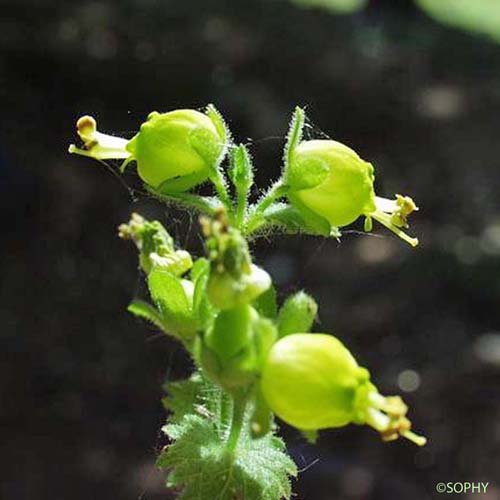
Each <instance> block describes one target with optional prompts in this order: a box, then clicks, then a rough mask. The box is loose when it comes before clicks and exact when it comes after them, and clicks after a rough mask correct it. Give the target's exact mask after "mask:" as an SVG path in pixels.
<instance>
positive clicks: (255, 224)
mask: <svg viewBox="0 0 500 500" xmlns="http://www.w3.org/2000/svg"><path fill="white" fill-rule="evenodd" d="M286 189H287V188H286V186H285V184H284V183H283V180H282V179H279V180H277V181H276V182H275V183H274V184H273V185H272V186H271V188H270V189H269V191H268V192H267V193H266V194H265V195H264V196H263V197H262V198H261V200H260V201H259V202H257V204H256V205H255V206H254V207H253V210H252V211H251V213H250V216H249V217H248V220H247V223H246V225H245V231H244V234H245V235H246V236H248V235H250V234H252V233H253V232H254V231H256V230H257V229H259V228H260V227H261V226H262V224H263V223H264V211H265V210H266V209H267V208H269V206H270V205H271V204H272V203H273V202H274V201H276V200H278V199H279V198H282V197H283V196H284V195H285V194H286Z"/></svg>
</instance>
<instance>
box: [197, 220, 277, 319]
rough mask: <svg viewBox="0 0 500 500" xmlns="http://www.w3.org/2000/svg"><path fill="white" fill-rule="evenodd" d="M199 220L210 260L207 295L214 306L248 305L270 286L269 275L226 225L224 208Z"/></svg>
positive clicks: (237, 233)
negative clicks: (255, 261)
mask: <svg viewBox="0 0 500 500" xmlns="http://www.w3.org/2000/svg"><path fill="white" fill-rule="evenodd" d="M201 223H202V228H203V233H204V235H205V237H206V238H207V242H206V246H207V250H208V257H209V259H210V277H209V280H208V284H207V295H208V298H209V300H210V302H211V303H212V304H213V305H214V306H215V307H216V308H217V309H221V310H227V309H232V308H234V307H238V306H241V305H243V304H249V303H250V302H253V301H254V300H255V299H256V298H257V297H258V296H259V295H261V294H262V293H264V292H265V291H266V290H268V289H269V287H270V286H271V277H270V276H269V274H268V273H267V272H266V271H264V270H263V269H261V268H260V267H258V266H256V265H254V264H252V260H251V257H250V252H249V250H248V244H247V242H246V240H245V238H243V236H242V235H241V233H240V232H239V231H237V230H236V229H234V228H233V227H231V226H229V223H228V220H227V214H226V212H225V211H220V212H218V213H217V214H216V216H215V217H214V218H213V219H208V218H203V219H201Z"/></svg>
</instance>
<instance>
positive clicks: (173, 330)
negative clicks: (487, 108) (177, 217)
mask: <svg viewBox="0 0 500 500" xmlns="http://www.w3.org/2000/svg"><path fill="white" fill-rule="evenodd" d="M304 119H305V117H304V113H303V111H302V110H301V109H300V108H297V110H296V112H295V114H294V117H293V120H292V123H291V126H290V132H289V134H288V139H287V142H286V145H285V151H284V165H283V169H282V175H281V177H280V179H278V181H276V182H275V183H274V184H273V186H271V187H270V188H269V189H268V191H267V192H266V193H265V194H264V195H263V196H261V198H260V199H258V200H257V201H256V202H255V203H253V204H251V203H250V191H251V187H252V185H253V181H254V175H253V165H252V161H251V157H250V154H249V152H248V150H247V149H246V147H245V146H244V145H242V144H240V145H236V144H233V143H232V141H231V135H230V133H229V131H228V129H227V126H226V125H225V123H224V121H223V119H222V117H221V115H220V114H219V113H218V112H217V111H216V110H215V108H214V107H213V106H209V107H208V108H207V109H206V111H205V112H204V113H202V112H199V111H196V110H187V109H182V110H176V111H171V112H168V113H156V112H154V113H151V114H150V115H149V116H148V118H147V120H146V122H145V123H143V124H142V126H141V127H140V131H139V132H138V133H137V134H136V135H135V136H134V137H133V138H132V139H131V140H127V139H124V138H118V137H114V136H110V135H106V134H103V133H101V132H98V131H97V126H96V121H95V120H94V119H93V118H91V117H89V116H84V117H82V118H80V119H79V120H78V122H77V132H78V135H79V136H80V139H81V141H82V145H81V147H76V146H75V145H71V146H70V152H72V153H77V154H80V155H84V156H90V157H92V158H94V159H97V160H106V159H121V160H123V164H122V169H121V170H122V171H124V170H125V167H126V166H127V165H129V164H131V163H132V162H135V164H136V166H137V172H138V175H139V177H140V178H141V179H142V181H143V182H144V184H145V186H146V188H147V190H148V191H149V192H151V193H153V194H154V195H155V196H157V197H158V198H160V199H162V200H165V201H167V202H172V203H177V204H179V205H181V206H183V207H187V208H189V209H193V210H197V211H198V212H201V213H202V217H201V218H200V222H201V227H202V233H203V236H204V241H205V250H206V257H202V258H198V259H195V258H193V257H192V255H191V254H190V253H189V252H187V251H186V250H183V249H179V248H177V247H176V245H175V242H174V240H173V239H172V237H171V236H170V234H169V233H168V232H167V230H166V229H165V227H164V226H163V225H162V224H161V223H160V222H159V221H148V220H146V219H144V218H143V217H141V216H139V215H137V214H133V215H132V217H131V220H130V221H129V222H128V223H127V224H122V225H121V226H120V227H119V236H120V237H121V238H123V239H126V240H131V241H132V242H133V243H134V244H135V245H136V247H137V249H138V252H139V265H140V268H141V269H142V271H143V272H144V273H145V275H146V280H147V284H148V288H149V295H150V299H151V301H150V302H147V301H142V300H134V301H133V302H132V304H130V306H129V311H130V312H131V313H133V314H135V315H136V316H139V317H141V318H143V319H146V320H148V321H150V322H152V323H153V324H154V325H156V327H158V328H159V329H160V330H162V331H164V332H165V333H166V334H169V335H172V336H174V337H175V338H176V339H177V340H179V341H180V342H182V343H183V345H184V346H185V348H186V349H187V350H188V351H189V353H190V354H191V356H192V359H193V361H194V363H195V365H196V368H197V371H198V373H199V374H200V376H202V377H203V378H204V380H206V381H207V382H206V383H210V384H212V386H213V387H214V388H216V389H217V390H218V391H220V392H219V393H220V394H223V395H227V397H229V398H230V399H231V401H232V418H231V420H230V425H229V431H228V432H227V433H225V430H224V429H225V428H226V427H225V425H226V424H225V422H226V420H224V419H225V418H226V417H224V415H225V414H226V412H225V410H224V408H223V406H224V405H223V403H222V402H221V403H220V405H219V407H218V408H219V409H218V410H217V411H218V414H219V417H217V418H219V422H218V424H217V423H216V424H214V425H215V427H214V429H223V430H222V431H221V433H220V434H217V435H216V436H217V437H216V438H214V442H215V443H217V446H222V447H223V451H220V450H219V451H217V450H218V448H217V446H215V445H213V446H214V447H212V451H213V460H214V464H215V465H216V464H220V463H222V462H220V460H221V457H223V458H224V457H225V458H224V460H226V459H227V460H229V462H230V463H231V464H232V465H231V466H230V467H233V466H234V464H235V463H237V461H238V460H240V462H238V463H243V462H241V461H244V457H245V456H247V457H248V455H245V454H244V452H243V451H241V452H240V455H239V456H238V442H239V441H238V440H239V438H240V435H243V436H244V435H245V432H246V435H248V436H250V438H251V440H258V439H259V438H263V437H265V436H267V437H269V436H271V437H272V436H273V432H274V427H275V426H274V425H273V422H274V416H277V417H278V418H280V419H281V420H283V421H284V422H286V423H288V424H289V425H291V426H294V427H296V428H297V429H299V430H300V431H302V432H303V433H304V434H305V435H306V436H309V437H311V436H313V435H316V434H317V432H318V431H319V430H321V429H326V428H336V427H343V426H346V425H348V424H351V423H352V424H358V425H368V426H369V427H371V428H373V429H375V430H376V431H377V432H379V433H380V435H381V437H382V439H383V440H384V441H391V440H394V439H397V438H398V437H400V436H401V437H404V438H407V439H409V440H410V441H412V442H414V443H415V444H417V445H419V446H422V445H424V444H425V442H426V440H425V438H423V437H421V436H419V435H417V434H415V433H414V432H412V430H411V423H410V421H409V419H408V418H407V416H406V414H407V410H408V408H407V406H406V405H405V404H404V402H403V401H402V400H401V398H399V397H397V396H392V397H385V396H382V395H381V394H380V392H379V391H378V389H377V387H376V386H375V385H374V384H373V382H372V381H371V378H370V372H369V371H368V370H367V369H366V368H363V367H361V366H359V365H358V363H357V361H356V359H355V358H354V357H353V355H352V354H351V353H350V351H349V350H348V349H347V347H346V346H345V345H344V344H343V343H342V342H341V341H340V340H339V339H337V338H336V337H334V336H333V335H329V334H325V333H311V331H312V330H313V327H314V323H315V320H316V316H317V312H318V306H317V304H316V302H315V301H314V299H313V298H312V297H311V296H310V295H308V294H307V293H305V292H303V291H300V292H297V293H295V294H293V295H291V296H290V297H288V298H287V299H286V300H285V301H284V302H283V304H282V305H281V307H278V303H277V300H276V291H275V289H274V286H273V284H272V279H271V277H270V275H269V274H268V273H267V272H266V271H265V270H264V269H262V268H260V267H258V266H257V265H256V264H254V263H253V259H252V256H251V253H250V249H249V245H248V241H249V240H250V239H251V238H253V237H256V236H258V235H263V234H266V235H269V234H270V233H271V232H273V231H278V230H281V231H285V232H288V233H294V232H295V233H296V232H303V233H307V234H315V235H324V236H327V237H328V236H334V237H339V236H340V234H341V233H340V229H339V228H343V227H345V226H347V225H349V224H352V223H353V222H355V221H356V220H357V219H358V218H360V217H364V219H365V225H364V227H365V230H366V231H370V230H371V229H372V220H373V219H374V220H376V221H378V222H380V223H381V224H382V225H384V226H386V227H387V228H388V229H390V230H391V231H392V232H394V233H395V234H397V235H398V236H399V237H401V238H402V239H403V240H404V241H406V242H407V243H409V244H410V245H412V246H416V245H417V244H418V240H417V239H416V238H413V237H410V236H408V235H407V234H406V232H404V229H407V228H408V216H409V215H410V214H411V213H412V212H414V211H415V210H417V207H416V205H415V203H414V202H413V200H412V199H411V198H410V197H408V196H401V195H396V196H395V199H393V200H390V199H385V198H381V197H378V196H376V194H375V189H374V180H375V175H374V167H373V165H372V164H370V163H368V162H366V161H364V160H362V159H361V158H360V157H359V156H358V154H357V153H356V152H354V151H353V150H352V149H350V148H349V147H347V146H346V145H344V144H341V143H339V142H336V141H333V140H308V141H303V140H302V129H303V125H304ZM228 153H229V154H228ZM226 157H228V160H229V168H228V170H227V171H225V170H224V167H223V165H224V161H225V159H226ZM229 181H230V183H229ZM203 182H210V183H211V184H213V186H214V188H215V194H216V196H202V195H200V194H197V193H196V192H195V191H194V188H195V187H196V186H197V185H199V184H201V183H203ZM189 390H191V389H189ZM190 397H191V396H190ZM196 397H201V396H200V395H199V394H198V396H196ZM196 397H195V398H194V399H193V398H191V400H192V401H191V403H192V406H193V408H194V410H193V411H195V410H196V411H201V412H202V413H203V414H204V415H206V418H208V419H209V420H210V419H212V420H213V419H214V418H215V417H214V416H213V415H212V414H211V413H210V411H209V409H208V407H209V406H210V405H207V406H206V407H205V406H200V405H199V404H198V405H197V404H195V402H194V401H196ZM204 397H205V396H204ZM208 399H210V397H209V398H208ZM202 401H203V402H206V399H205V400H202ZM221 401H222V400H221ZM170 407H172V406H170ZM174 407H175V405H174ZM200 408H201V409H200ZM188 417H189V418H188ZM192 417H193V416H192V415H187V416H186V419H187V420H185V427H183V429H191V430H188V431H186V430H184V431H183V432H184V433H186V432H187V435H188V437H189V435H190V434H189V433H190V432H191V433H192V434H193V440H194V441H193V442H198V441H196V440H197V439H198V438H199V431H195V429H194V428H192V425H194V423H195V422H196V419H194V420H193V418H192ZM212 420H210V422H212ZM245 429H246V430H245ZM214 432H215V431H214ZM179 435H180V434H179V433H177V434H176V432H175V431H174V433H173V434H172V436H173V437H174V438H176V436H177V437H178V436H179ZM214 435H215V434H214ZM183 436H184V435H183ZM184 437H185V436H184ZM266 442H267V441H266ZM172 446H175V445H172ZM269 446H272V445H271V444H269ZM181 449H182V447H181ZM196 449H197V450H199V446H198V445H197V448H196ZM170 450H172V451H171V452H169V451H168V450H167V451H166V456H167V459H166V460H165V464H168V467H173V468H174V473H173V474H174V475H176V472H175V470H176V467H182V464H183V463H185V462H186V460H188V461H192V460H193V459H192V456H191V455H190V456H189V457H187V456H186V457H185V456H183V455H182V453H180V455H176V453H178V452H177V448H175V447H173V448H170ZM169 453H170V454H169ZM186 453H187V452H186ZM238 457H239V458H238ZM247 459H248V458H247ZM200 460H202V458H200ZM203 460H205V461H206V457H204V458H203ZM263 460H265V457H264V458H263ZM203 463H205V462H203ZM224 463H225V462H224ZM283 463H284V462H283ZM214 464H212V465H214ZM215 465H214V466H215ZM203 466H205V465H203ZM200 467H201V465H200ZM220 467H222V465H220ZM266 467H269V468H270V469H272V467H273V464H272V463H270V464H266ZM276 467H278V466H277V465H276ZM231 470H232V469H231ZM290 470H291V469H289V468H288V469H286V472H285V473H284V477H285V482H286V477H287V474H290V473H291V472H290ZM188 476H189V474H188ZM175 477H179V475H178V474H177V475H176V476H175ZM189 477H190V476H189ZM176 484H177V483H176ZM226 487H227V484H226V485H225V486H224V488H226ZM239 487H241V485H240V486H238V484H233V485H232V486H231V488H232V489H231V492H232V493H231V495H233V496H231V498H234V497H239V495H240V493H241V492H238V488H239ZM285 490H286V488H285ZM276 495H278V496H274V497H273V496H269V495H268V496H266V497H265V498H276V499H278V498H281V496H282V495H283V493H282V492H281V493H279V494H278V493H277V494H276ZM287 495H288V494H285V496H287ZM261 497H262V495H261ZM200 498H201V497H200ZM203 498H204V497H203ZM221 498H222V497H221ZM224 498H226V497H224ZM227 498H229V497H227ZM252 498H253V497H252ZM259 498H260V497H259ZM262 498H263V497H262ZM207 499H208V497H207ZM210 500H211V499H210Z"/></svg>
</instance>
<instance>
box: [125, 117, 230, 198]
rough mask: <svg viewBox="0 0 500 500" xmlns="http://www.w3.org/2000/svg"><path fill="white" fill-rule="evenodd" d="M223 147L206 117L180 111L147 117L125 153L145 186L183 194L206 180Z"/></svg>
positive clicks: (215, 130)
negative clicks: (135, 165) (133, 162)
mask: <svg viewBox="0 0 500 500" xmlns="http://www.w3.org/2000/svg"><path fill="white" fill-rule="evenodd" d="M223 145H224V139H223V138H222V137H220V136H219V134H218V132H217V129H216V127H215V125H214V123H213V122H212V120H211V119H210V118H209V117H208V116H207V115H205V114H203V113H200V112H198V111H195V110H192V109H180V110H176V111H171V112H169V113H157V112H153V113H150V114H149V116H148V119H147V121H146V122H145V123H143V124H142V125H141V129H140V132H139V133H138V134H137V135H136V136H135V137H133V138H132V139H131V140H130V142H129V143H128V144H127V147H126V149H127V151H129V152H130V153H131V154H132V156H133V158H134V159H135V160H136V162H137V169H138V172H139V175H140V177H141V179H142V180H143V181H144V182H146V183H147V184H149V185H150V186H153V187H155V188H161V189H165V190H167V191H185V190H187V189H189V188H191V187H193V186H194V185H196V184H199V183H200V182H203V181H205V180H206V179H207V178H208V176H209V173H210V169H211V168H213V167H214V166H215V164H216V162H217V159H218V157H219V155H220V154H221V152H222V149H223Z"/></svg>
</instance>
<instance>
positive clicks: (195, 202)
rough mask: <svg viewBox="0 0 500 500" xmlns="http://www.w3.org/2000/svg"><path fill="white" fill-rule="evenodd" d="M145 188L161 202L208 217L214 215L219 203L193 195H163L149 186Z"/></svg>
mask: <svg viewBox="0 0 500 500" xmlns="http://www.w3.org/2000/svg"><path fill="white" fill-rule="evenodd" d="M145 188H146V190H147V191H148V192H149V193H151V194H152V195H153V196H154V197H155V198H157V199H159V200H160V201H164V202H167V203H175V204H177V205H181V206H183V207H185V208H192V209H194V210H197V211H198V212H201V213H204V214H207V215H213V214H214V213H215V212H216V210H217V205H218V204H217V202H215V201H214V200H212V199H210V198H207V197H205V196H199V195H197V194H192V193H163V192H160V191H158V190H156V189H155V188H153V187H151V186H147V185H146V186H145Z"/></svg>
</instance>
